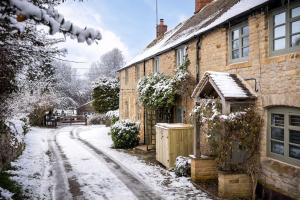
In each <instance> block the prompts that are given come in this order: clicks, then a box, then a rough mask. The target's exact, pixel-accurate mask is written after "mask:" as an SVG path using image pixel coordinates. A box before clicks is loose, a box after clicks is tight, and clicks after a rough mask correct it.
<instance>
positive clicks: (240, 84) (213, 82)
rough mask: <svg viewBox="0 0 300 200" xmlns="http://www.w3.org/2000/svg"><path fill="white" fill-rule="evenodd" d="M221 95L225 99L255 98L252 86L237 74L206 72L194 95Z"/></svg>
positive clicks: (203, 96)
mask: <svg viewBox="0 0 300 200" xmlns="http://www.w3.org/2000/svg"><path fill="white" fill-rule="evenodd" d="M215 95H217V96H220V97H221V98H224V99H225V100H244V99H255V98H256V94H255V92H254V91H252V89H251V87H250V86H249V85H248V84H247V83H246V82H245V81H244V80H243V79H242V78H241V77H240V76H239V75H237V74H231V73H226V72H212V71H207V72H205V74H204V76H203V78H202V79H201V81H200V82H199V83H198V85H197V86H196V88H195V90H194V92H193V94H192V97H194V98H195V97H200V98H201V97H202V98H205V97H211V96H215Z"/></svg>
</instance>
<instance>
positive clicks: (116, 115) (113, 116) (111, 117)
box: [105, 110, 119, 125]
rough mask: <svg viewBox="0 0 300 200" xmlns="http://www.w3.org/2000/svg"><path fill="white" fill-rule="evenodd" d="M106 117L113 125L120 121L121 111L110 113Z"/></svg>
mask: <svg viewBox="0 0 300 200" xmlns="http://www.w3.org/2000/svg"><path fill="white" fill-rule="evenodd" d="M105 115H106V117H107V118H108V119H109V120H110V123H111V125H113V124H115V123H116V122H117V121H118V120H119V110H111V111H108V112H107V113H106V114H105Z"/></svg>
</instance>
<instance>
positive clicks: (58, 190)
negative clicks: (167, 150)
mask: <svg viewBox="0 0 300 200" xmlns="http://www.w3.org/2000/svg"><path fill="white" fill-rule="evenodd" d="M108 132H109V128H107V127H104V126H69V127H63V128H59V129H41V128H33V129H32V130H31V131H30V132H29V133H28V134H27V135H26V138H25V142H26V149H25V151H24V153H23V154H22V156H20V157H19V159H17V161H15V162H13V163H12V166H13V169H14V170H12V171H10V173H11V174H13V175H15V176H14V177H13V179H14V180H16V181H17V182H18V183H19V184H21V185H22V186H23V187H24V189H25V190H26V193H27V194H28V195H30V196H31V199H97V200H98V199H126V200H131V199H133V200H134V199H208V197H207V196H206V194H205V193H203V192H201V191H199V190H197V189H196V188H195V187H194V186H193V184H192V183H191V182H190V180H189V179H188V178H185V177H181V178H178V177H176V176H175V174H174V173H173V172H169V171H167V170H165V169H163V168H162V167H161V166H158V165H154V164H153V165H151V164H148V163H146V162H145V161H143V160H140V159H139V158H138V157H136V156H134V155H131V154H127V153H124V152H121V151H118V150H116V149H112V148H111V145H112V141H111V137H110V136H109V135H108ZM5 192H8V191H5Z"/></svg>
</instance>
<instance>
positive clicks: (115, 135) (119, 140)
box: [111, 120, 139, 149]
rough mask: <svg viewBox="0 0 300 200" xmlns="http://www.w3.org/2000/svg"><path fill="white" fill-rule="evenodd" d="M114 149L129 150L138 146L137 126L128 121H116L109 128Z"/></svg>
mask: <svg viewBox="0 0 300 200" xmlns="http://www.w3.org/2000/svg"><path fill="white" fill-rule="evenodd" d="M111 137H112V140H113V143H114V147H115V148H120V149H129V148H133V147H135V146H137V145H138V144H139V126H138V125H137V124H136V123H134V122H131V121H129V120H126V121H118V122H116V123H115V124H114V125H113V126H112V127H111Z"/></svg>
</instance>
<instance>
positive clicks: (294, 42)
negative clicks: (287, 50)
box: [291, 34, 300, 47]
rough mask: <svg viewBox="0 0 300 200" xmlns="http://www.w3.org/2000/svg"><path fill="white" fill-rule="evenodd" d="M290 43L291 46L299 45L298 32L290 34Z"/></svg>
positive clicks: (299, 35)
mask: <svg viewBox="0 0 300 200" xmlns="http://www.w3.org/2000/svg"><path fill="white" fill-rule="evenodd" d="M291 43H292V44H291V45H292V47H294V46H299V45H300V34H297V35H293V36H292V41H291Z"/></svg>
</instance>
